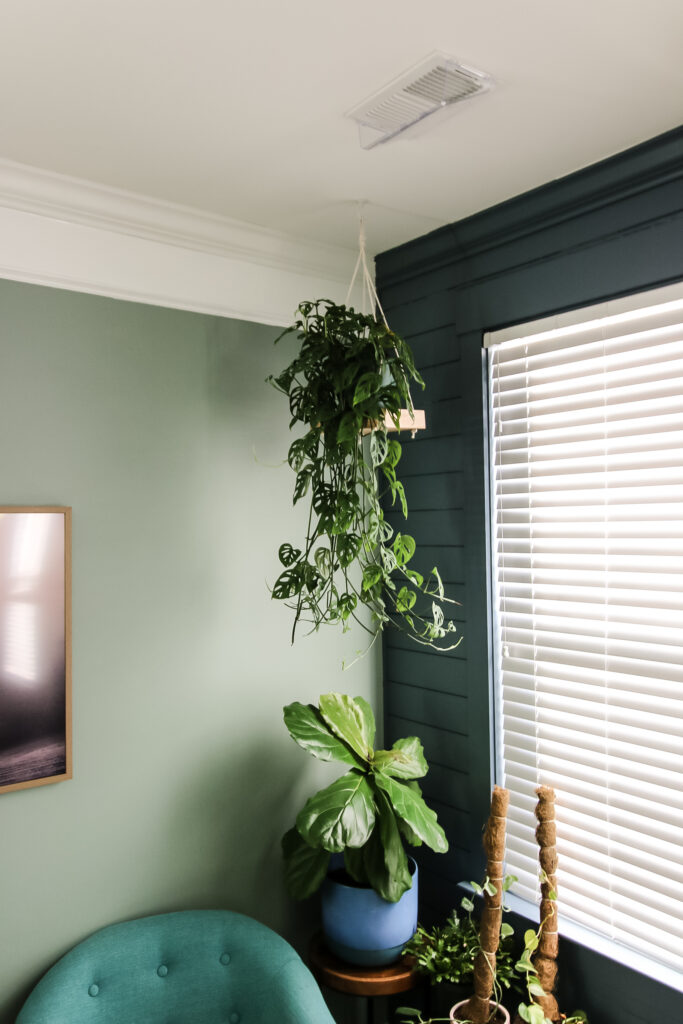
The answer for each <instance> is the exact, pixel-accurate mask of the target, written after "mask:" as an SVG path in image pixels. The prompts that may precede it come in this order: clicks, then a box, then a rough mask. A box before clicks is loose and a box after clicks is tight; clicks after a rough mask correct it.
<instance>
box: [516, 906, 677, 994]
mask: <svg viewBox="0 0 683 1024" xmlns="http://www.w3.org/2000/svg"><path fill="white" fill-rule="evenodd" d="M505 902H506V905H507V906H508V907H509V909H510V910H511V911H512V912H513V913H515V914H519V916H520V917H525V918H527V919H528V920H529V921H532V922H533V923H534V924H538V920H539V912H538V906H537V905H536V904H535V903H530V902H529V901H528V900H524V899H521V898H520V897H519V896H515V895H514V894H513V893H510V892H508V893H506V894H505ZM559 929H560V935H562V936H564V937H565V938H567V939H570V940H571V941H572V942H576V943H577V944H578V945H581V946H584V947H585V948H586V949H591V950H593V952H595V953H599V954H601V955H602V956H606V957H608V958H609V959H610V960H616V962H617V963H620V964H623V965H624V967H629V968H631V970H633V971H637V972H638V973H639V974H645V975H647V977H649V978H653V979H654V980H655V981H660V982H661V983H662V984H663V985H668V986H669V988H673V989H675V990H676V991H677V992H683V974H681V973H679V971H676V970H674V968H673V967H667V966H666V965H665V964H660V963H658V962H657V961H656V960H653V959H651V958H650V957H648V956H645V955H644V954H643V953H639V952H638V951H637V950H635V949H631V948H630V947H629V946H622V945H621V943H619V942H614V941H613V940H612V939H608V938H605V936H603V935H600V934H598V932H594V931H593V930H592V929H591V928H586V927H585V926H584V925H581V924H576V922H575V921H568V920H567V918H563V917H562V914H560V915H559Z"/></svg>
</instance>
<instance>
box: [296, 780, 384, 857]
mask: <svg viewBox="0 0 683 1024" xmlns="http://www.w3.org/2000/svg"><path fill="white" fill-rule="evenodd" d="M374 824H375V807H374V800H373V797H372V790H371V789H370V786H369V784H368V781H367V779H366V777H365V776H364V775H361V774H360V773H359V772H357V771H350V772H347V773H346V775H342V777H341V778H340V779H337V781H336V782H333V783H332V785H331V786H327V787H326V788H325V789H321V790H320V792H319V793H316V794H315V796H312V797H311V798H310V799H309V800H307V801H306V803H305V804H304V807H303V809H302V810H301V811H300V812H299V815H298V816H297V819H296V827H297V829H298V830H299V833H300V835H301V836H302V838H303V839H304V840H305V841H306V842H307V843H308V844H309V846H314V847H322V848H323V849H325V850H329V851H330V853H341V852H342V851H343V850H344V848H345V847H347V846H363V844H364V843H366V842H367V841H368V839H369V837H370V833H371V832H372V829H373V827H374Z"/></svg>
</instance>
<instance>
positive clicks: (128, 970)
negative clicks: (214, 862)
mask: <svg viewBox="0 0 683 1024" xmlns="http://www.w3.org/2000/svg"><path fill="white" fill-rule="evenodd" d="M270 1021H273V1022H277V1024H283V1022H284V1024H334V1021H333V1018H332V1016H331V1015H330V1013H329V1011H328V1009H327V1007H326V1006H325V1002H324V1000H323V998H322V995H321V994H320V990H319V988H318V986H317V984H316V982H315V980H314V978H313V976H312V975H311V973H310V972H309V971H308V969H307V968H306V967H305V966H304V964H303V962H302V961H301V959H300V957H299V956H298V954H297V953H296V952H295V951H294V949H292V947H291V946H290V945H289V943H288V942H286V941H285V940H284V939H283V938H281V937H280V936H279V935H277V934H276V933H275V932H274V931H272V930H271V929H270V928H267V927H266V926H265V925H263V924H260V923H259V922H258V921H254V920H253V919H252V918H249V917H245V916H244V915H243V914H236V913H233V912H232V911H229V910H188V911H180V912H178V913H173V914H158V915H156V916H154V917H144V918H140V919H139V920H136V921H124V922H123V923H122V924H114V925H110V926H109V927H107V928H103V929H101V931H98V932H95V933H94V935H91V936H90V937H89V938H87V939H85V940H84V941H83V942H80V943H79V944H78V945H77V946H74V948H73V949H72V950H71V951H70V952H69V953H67V954H66V955H65V956H63V957H62V959H61V960H59V962H58V963H56V964H55V965H54V967H52V968H51V969H50V970H49V971H48V972H47V974H46V975H45V976H44V977H43V978H42V979H41V980H40V981H39V982H38V984H37V985H36V987H35V988H34V990H33V992H32V993H31V995H30V996H29V998H28V999H27V1001H26V1003H25V1004H24V1007H23V1009H22V1011H21V1013H20V1014H19V1016H18V1018H17V1024H195V1022H196V1024H269V1022H270Z"/></svg>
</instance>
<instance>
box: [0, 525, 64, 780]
mask: <svg viewBox="0 0 683 1024" xmlns="http://www.w3.org/2000/svg"><path fill="white" fill-rule="evenodd" d="M70 624H71V509H69V508H53V507H45V508H42V507H40V508H23V507H7V506H0V793H2V792H6V791H8V790H14V789H23V788H27V787H29V786H39V785H43V784H45V783H48V782H59V781H61V780H63V779H69V778H71V635H70Z"/></svg>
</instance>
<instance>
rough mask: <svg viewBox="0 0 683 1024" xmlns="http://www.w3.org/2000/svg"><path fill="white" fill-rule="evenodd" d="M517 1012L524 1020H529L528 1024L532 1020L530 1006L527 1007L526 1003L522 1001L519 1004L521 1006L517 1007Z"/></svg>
mask: <svg viewBox="0 0 683 1024" xmlns="http://www.w3.org/2000/svg"><path fill="white" fill-rule="evenodd" d="M517 1013H518V1014H519V1015H520V1017H521V1018H522V1020H524V1021H526V1022H527V1024H528V1022H529V1021H530V1020H531V1018H530V1016H529V1010H528V1007H527V1005H526V1003H520V1004H519V1006H518V1007H517Z"/></svg>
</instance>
